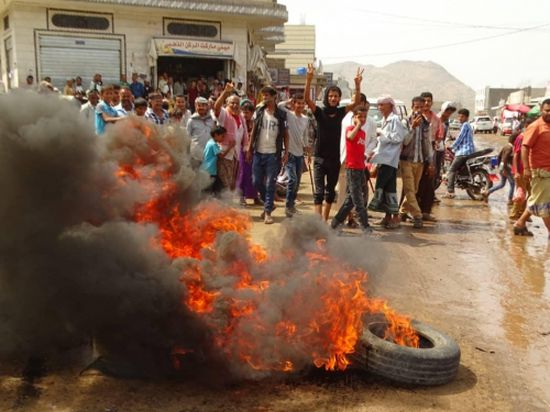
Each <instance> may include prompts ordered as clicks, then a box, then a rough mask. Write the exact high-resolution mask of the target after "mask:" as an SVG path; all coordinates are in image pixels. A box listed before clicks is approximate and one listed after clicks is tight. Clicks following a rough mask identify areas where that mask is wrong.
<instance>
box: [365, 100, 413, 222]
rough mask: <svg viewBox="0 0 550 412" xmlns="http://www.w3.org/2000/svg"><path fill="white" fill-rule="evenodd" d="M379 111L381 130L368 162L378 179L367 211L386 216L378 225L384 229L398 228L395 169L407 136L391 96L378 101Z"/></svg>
mask: <svg viewBox="0 0 550 412" xmlns="http://www.w3.org/2000/svg"><path fill="white" fill-rule="evenodd" d="M378 110H379V111H380V113H381V114H382V116H383V119H382V127H381V128H380V129H379V131H378V132H377V134H378V137H377V140H378V144H377V146H376V149H374V156H373V157H372V160H371V163H374V164H376V165H377V168H378V169H377V170H378V172H377V173H378V176H377V178H376V187H375V191H374V196H373V199H372V200H371V202H370V203H369V210H373V211H376V212H383V213H385V214H386V216H385V217H384V218H383V219H382V221H381V222H380V224H381V225H383V226H384V227H386V228H387V229H395V228H397V227H399V216H398V213H399V205H398V203H397V168H398V166H399V157H400V155H401V146H402V145H403V142H404V141H405V137H407V136H408V134H409V133H408V131H407V130H406V129H405V127H404V126H403V123H401V119H400V118H399V116H398V115H397V114H396V113H395V101H394V100H393V98H392V97H391V96H388V95H385V96H381V97H380V98H378Z"/></svg>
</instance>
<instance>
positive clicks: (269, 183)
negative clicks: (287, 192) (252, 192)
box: [252, 152, 280, 213]
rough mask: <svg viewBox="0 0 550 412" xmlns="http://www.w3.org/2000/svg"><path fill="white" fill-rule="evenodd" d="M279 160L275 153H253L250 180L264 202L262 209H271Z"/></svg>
mask: <svg viewBox="0 0 550 412" xmlns="http://www.w3.org/2000/svg"><path fill="white" fill-rule="evenodd" d="M279 169H280V167H279V160H278V157H277V155H276V154H275V153H258V152H255V153H254V159H253V160H252V181H253V183H254V187H255V188H256V190H257V191H258V192H259V193H260V198H261V199H262V200H263V202H264V211H265V212H266V213H271V212H272V211H273V202H274V200H275V181H276V179H277V175H278V174H279Z"/></svg>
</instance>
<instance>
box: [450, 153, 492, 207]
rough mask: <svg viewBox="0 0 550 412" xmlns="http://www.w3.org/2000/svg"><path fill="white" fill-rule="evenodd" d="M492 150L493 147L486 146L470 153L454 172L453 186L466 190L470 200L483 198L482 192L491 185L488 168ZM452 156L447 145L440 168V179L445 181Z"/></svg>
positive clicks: (453, 155) (453, 156)
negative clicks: (455, 172)
mask: <svg viewBox="0 0 550 412" xmlns="http://www.w3.org/2000/svg"><path fill="white" fill-rule="evenodd" d="M492 152H493V149H492V148H488V149H483V150H479V151H477V152H475V153H472V154H471V155H469V156H468V160H467V161H466V163H464V165H463V166H462V167H461V168H460V169H459V170H458V172H457V174H456V181H455V187H458V188H459V189H463V190H466V193H468V196H470V198H471V199H472V200H483V192H485V191H486V190H489V189H490V188H491V187H492V186H493V181H492V179H491V177H490V170H491V165H492V163H493V157H494V156H489V154H490V153H492ZM454 158H455V154H454V153H453V151H452V150H451V149H450V148H449V147H447V148H446V149H445V161H444V163H443V167H442V170H441V173H442V176H441V181H444V182H447V176H448V173H449V169H450V167H451V164H452V163H453V160H454Z"/></svg>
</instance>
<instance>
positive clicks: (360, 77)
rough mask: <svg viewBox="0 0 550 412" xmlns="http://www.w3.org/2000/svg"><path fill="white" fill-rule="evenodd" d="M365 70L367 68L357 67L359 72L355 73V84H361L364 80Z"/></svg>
mask: <svg viewBox="0 0 550 412" xmlns="http://www.w3.org/2000/svg"><path fill="white" fill-rule="evenodd" d="M364 72H365V69H361V68H360V67H358V68H357V73H356V74H355V78H354V79H353V80H354V81H355V85H356V86H357V84H359V85H361V82H362V81H363V73H364Z"/></svg>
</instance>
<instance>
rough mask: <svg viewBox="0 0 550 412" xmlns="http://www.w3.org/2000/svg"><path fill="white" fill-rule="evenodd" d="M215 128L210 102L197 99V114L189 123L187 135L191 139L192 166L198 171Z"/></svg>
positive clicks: (202, 98)
mask: <svg viewBox="0 0 550 412" xmlns="http://www.w3.org/2000/svg"><path fill="white" fill-rule="evenodd" d="M213 128H214V119H213V118H212V116H211V115H210V110H209V108H208V100H206V99H205V98H204V97H197V98H196V99H195V113H194V114H193V116H191V119H189V122H187V134H188V135H189V138H190V139H191V165H192V166H193V167H194V168H195V169H196V168H198V167H199V166H200V165H201V163H202V160H203V154H204V148H205V146H206V143H207V142H208V140H209V139H210V132H211V131H212V129H213Z"/></svg>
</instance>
